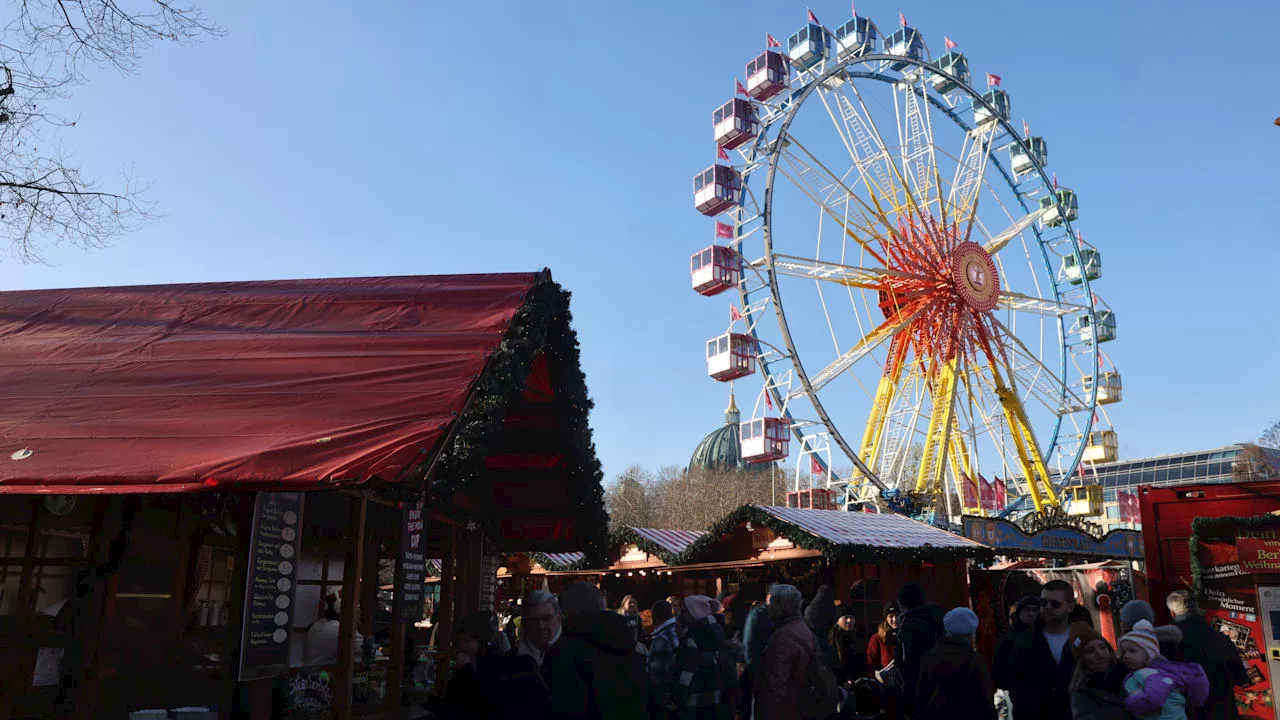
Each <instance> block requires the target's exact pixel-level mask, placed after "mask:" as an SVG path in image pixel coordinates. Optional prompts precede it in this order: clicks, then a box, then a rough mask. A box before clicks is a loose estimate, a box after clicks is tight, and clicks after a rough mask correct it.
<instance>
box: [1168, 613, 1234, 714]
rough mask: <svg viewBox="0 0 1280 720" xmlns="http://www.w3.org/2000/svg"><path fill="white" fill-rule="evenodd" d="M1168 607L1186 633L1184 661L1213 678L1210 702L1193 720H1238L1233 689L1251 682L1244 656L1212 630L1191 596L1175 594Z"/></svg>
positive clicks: (1197, 712)
mask: <svg viewBox="0 0 1280 720" xmlns="http://www.w3.org/2000/svg"><path fill="white" fill-rule="evenodd" d="M1165 606H1166V607H1168V608H1169V614H1170V615H1172V616H1173V624H1174V625H1175V626H1176V627H1177V628H1178V629H1179V630H1181V631H1182V644H1181V648H1180V649H1181V651H1182V659H1183V660H1184V661H1186V662H1193V663H1196V664H1198V665H1200V667H1202V668H1204V674H1205V675H1206V676H1208V678H1209V700H1208V702H1207V703H1205V705H1204V707H1202V708H1199V709H1198V710H1195V711H1194V713H1195V714H1194V715H1193V716H1192V718H1193V720H1237V718H1239V717H1240V711H1239V709H1238V708H1237V707H1236V697H1235V691H1234V689H1233V688H1234V686H1237V685H1247V684H1248V682H1249V680H1248V674H1247V672H1246V670H1245V666H1244V661H1243V660H1241V659H1240V652H1239V651H1238V650H1237V649H1236V646H1235V645H1233V644H1232V643H1231V641H1230V640H1228V639H1227V636H1226V635H1223V634H1222V633H1220V632H1218V631H1216V630H1214V629H1213V628H1212V627H1210V626H1209V623H1208V621H1206V620H1205V619H1204V615H1201V614H1200V611H1199V608H1197V607H1196V600H1195V596H1194V595H1192V594H1191V593H1189V592H1187V591H1186V590H1175V591H1173V592H1171V593H1169V597H1168V598H1166V600H1165Z"/></svg>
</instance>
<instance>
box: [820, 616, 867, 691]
mask: <svg viewBox="0 0 1280 720" xmlns="http://www.w3.org/2000/svg"><path fill="white" fill-rule="evenodd" d="M827 646H828V647H829V648H831V657H830V658H829V662H830V664H831V670H832V671H833V672H834V673H835V674H836V679H837V680H839V681H840V683H841V684H842V685H847V686H852V685H853V681H854V680H857V679H858V678H860V677H862V676H863V674H865V673H866V652H865V648H864V647H863V643H862V641H861V638H860V637H859V636H858V630H857V625H856V621H855V620H854V617H853V616H852V615H841V616H840V619H838V620H836V624H835V625H833V626H832V627H831V635H830V637H829V638H828V639H827Z"/></svg>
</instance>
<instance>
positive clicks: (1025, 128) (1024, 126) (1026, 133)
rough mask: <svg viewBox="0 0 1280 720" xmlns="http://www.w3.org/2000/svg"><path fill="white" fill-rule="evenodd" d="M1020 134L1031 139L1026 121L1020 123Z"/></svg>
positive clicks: (1029, 127) (1029, 128)
mask: <svg viewBox="0 0 1280 720" xmlns="http://www.w3.org/2000/svg"><path fill="white" fill-rule="evenodd" d="M1022 134H1023V135H1026V136H1027V137H1031V126H1030V125H1028V124H1027V121H1026V120H1023V121H1022Z"/></svg>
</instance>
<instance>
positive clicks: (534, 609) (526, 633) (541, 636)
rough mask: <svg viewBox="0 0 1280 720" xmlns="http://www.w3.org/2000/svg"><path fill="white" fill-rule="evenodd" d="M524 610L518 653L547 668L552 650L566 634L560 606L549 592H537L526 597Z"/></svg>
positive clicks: (522, 606)
mask: <svg viewBox="0 0 1280 720" xmlns="http://www.w3.org/2000/svg"><path fill="white" fill-rule="evenodd" d="M521 608H522V613H521V616H520V642H519V643H518V644H517V645H516V654H518V655H525V656H527V657H530V658H532V659H533V661H534V663H536V664H537V665H538V667H540V668H544V669H545V667H546V664H547V659H548V655H549V653H550V650H551V648H553V647H555V646H556V645H557V644H558V643H559V642H560V638H561V636H562V635H563V628H564V622H563V619H562V618H561V617H560V603H559V601H557V600H556V596H555V595H552V594H551V593H549V592H547V591H546V590H534V591H533V592H530V593H529V594H527V595H525V597H524V601H523V602H522V603H521Z"/></svg>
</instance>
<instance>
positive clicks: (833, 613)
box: [804, 585, 840, 638]
mask: <svg viewBox="0 0 1280 720" xmlns="http://www.w3.org/2000/svg"><path fill="white" fill-rule="evenodd" d="M839 617H840V611H839V609H837V608H836V601H835V593H833V592H832V591H831V586H830V585H823V586H821V587H819V588H818V592H816V593H814V595H813V600H812V601H811V602H810V603H809V606H808V607H806V608H805V609H804V621H805V622H806V623H808V624H809V629H810V630H812V631H813V634H814V635H816V636H817V637H818V638H825V637H827V635H830V634H831V626H832V625H835V624H836V619H837V618H839Z"/></svg>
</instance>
